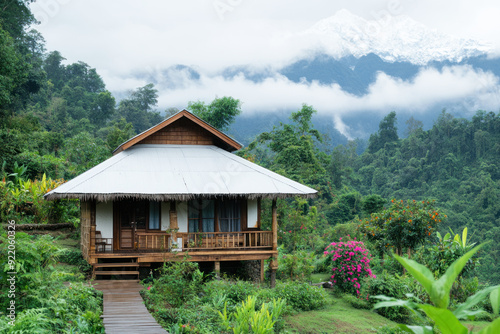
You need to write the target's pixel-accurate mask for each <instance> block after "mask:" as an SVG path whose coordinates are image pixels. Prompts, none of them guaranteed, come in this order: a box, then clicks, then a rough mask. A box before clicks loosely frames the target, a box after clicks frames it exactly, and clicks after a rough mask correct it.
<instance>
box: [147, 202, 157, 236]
mask: <svg viewBox="0 0 500 334" xmlns="http://www.w3.org/2000/svg"><path fill="white" fill-rule="evenodd" d="M148 229H149V230H159V229H160V202H153V201H151V202H149V226H148Z"/></svg>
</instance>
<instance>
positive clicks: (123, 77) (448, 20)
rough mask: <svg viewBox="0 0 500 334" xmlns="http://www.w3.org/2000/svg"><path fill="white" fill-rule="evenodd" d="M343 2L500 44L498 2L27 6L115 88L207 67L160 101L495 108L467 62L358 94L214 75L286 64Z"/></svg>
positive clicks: (494, 84) (382, 80) (104, 0)
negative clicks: (179, 69)
mask: <svg viewBox="0 0 500 334" xmlns="http://www.w3.org/2000/svg"><path fill="white" fill-rule="evenodd" d="M344 8H345V9H348V10H349V11H350V12H352V13H353V14H355V15H359V16H361V17H363V18H365V19H367V20H376V19H379V18H380V17H381V16H383V15H407V16H410V17H411V18H413V19H414V20H416V21H419V22H421V23H423V24H425V25H426V26H428V27H429V28H432V29H437V30H439V31H441V32H443V33H446V34H450V35H453V36H456V37H464V38H472V39H476V40H480V41H483V42H487V43H489V44H491V46H492V49H493V50H500V20H499V19H498V18H499V17H500V3H499V2H498V1H493V0H476V1H471V0H467V1H466V0H453V1H451V0H433V1H431V0H418V1H417V0H348V1H347V0H336V1H332V0H309V1H300V2H299V1H290V0H273V1H269V0H266V1H264V0H186V1H165V0H142V1H138V0H136V1H130V0H37V2H35V3H34V4H33V5H32V11H33V13H34V14H35V16H36V17H37V18H38V20H39V21H40V22H41V24H40V25H38V26H37V27H36V29H38V30H39V31H40V32H41V33H42V34H43V36H44V37H45V39H46V43H47V49H48V50H58V51H60V52H61V53H62V55H63V56H64V57H65V58H67V62H76V61H78V60H82V61H84V62H86V63H88V64H89V65H90V66H91V67H95V68H96V69H97V71H98V73H99V74H100V75H101V76H102V77H103V79H104V81H105V83H106V85H107V88H108V89H109V90H111V91H112V92H119V91H124V90H127V89H134V88H137V87H140V86H143V85H144V84H146V83H147V82H141V81H140V80H137V79H134V78H133V76H132V74H133V73H137V72H147V73H154V72H155V71H159V70H160V69H165V68H168V67H169V66H172V65H175V64H184V65H188V66H192V67H194V68H196V69H197V70H200V71H201V72H202V74H204V75H202V78H201V80H200V82H198V83H197V84H196V85H194V84H192V83H190V82H189V81H186V78H182V77H181V78H179V80H180V81H182V80H184V81H185V84H184V85H183V86H182V88H179V89H175V90H169V91H166V90H165V91H160V106H159V107H160V108H161V109H164V108H166V107H169V106H175V107H178V108H182V107H185V105H186V104H187V102H188V101H192V100H198V99H201V100H205V101H211V100H212V99H213V98H214V97H215V96H224V95H231V96H233V97H235V98H239V99H240V100H241V101H242V102H243V111H244V112H245V111H247V112H250V111H259V110H275V109H283V108H292V109H298V108H300V105H301V104H302V103H308V104H312V105H313V106H314V107H315V108H316V109H318V111H319V112H322V113H329V114H332V116H333V117H335V118H336V119H337V120H339V119H340V117H341V116H342V115H343V114H345V113H352V112H356V111H358V112H359V111H362V110H366V109H373V110H379V111H380V112H381V113H387V112H389V111H390V110H394V109H398V108H401V109H407V110H412V111H413V112H418V111H419V110H423V109H425V108H426V107H428V106H431V105H435V104H436V103H437V104H442V105H443V107H446V103H447V102H448V101H450V100H453V99H456V98H457V97H458V98H460V97H463V100H464V101H467V103H470V107H471V108H478V107H483V108H485V109H491V108H496V109H495V111H496V110H497V109H498V107H499V106H500V103H499V99H498V97H497V96H498V80H497V78H496V77H494V76H492V75H490V74H488V73H478V72H476V71H474V70H472V69H470V68H450V69H447V70H446V71H443V72H436V71H433V70H429V71H424V72H422V73H420V74H419V75H418V77H417V78H416V79H415V80H413V81H412V82H401V80H396V79H393V78H390V77H387V76H384V75H381V76H379V78H378V80H377V82H376V83H374V85H373V86H372V87H371V89H370V93H369V94H368V95H366V96H364V97H355V96H352V95H349V94H347V93H345V92H343V91H341V90H340V88H339V87H338V86H336V85H331V86H320V85H317V84H295V83H292V82H290V81H288V80H286V79H285V78H283V77H275V78H271V79H269V80H266V81H264V82H262V83H258V84H256V83H253V82H250V81H249V80H246V79H245V78H243V77H237V78H234V79H233V80H229V81H228V80H224V79H222V78H221V77H220V76H217V75H214V73H216V72H217V71H218V70H221V69H222V68H225V67H228V66H234V65H242V64H250V65H253V66H256V67H258V66H279V65H282V64H286V63H287V62H289V61H290V60H291V59H293V58H294V57H295V56H297V52H298V49H297V46H296V45H294V44H293V43H290V42H289V41H290V40H293V39H290V36H294V35H297V34H299V33H300V32H303V31H305V30H306V29H308V28H310V27H311V26H313V25H314V24H315V23H317V22H318V21H320V20H322V19H325V18H328V17H330V16H332V15H334V14H335V13H336V12H337V11H339V10H341V9H344ZM287 41H288V42H287ZM497 53H498V54H500V52H497ZM443 87H447V89H443ZM464 103H465V102H464ZM338 127H339V128H341V127H342V124H341V122H338Z"/></svg>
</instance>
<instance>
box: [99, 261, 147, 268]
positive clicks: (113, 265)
mask: <svg viewBox="0 0 500 334" xmlns="http://www.w3.org/2000/svg"><path fill="white" fill-rule="evenodd" d="M93 266H94V268H105V267H109V268H115V267H135V268H137V267H139V263H137V262H124V263H94V264H93Z"/></svg>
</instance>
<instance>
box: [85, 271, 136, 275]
mask: <svg viewBox="0 0 500 334" xmlns="http://www.w3.org/2000/svg"><path fill="white" fill-rule="evenodd" d="M94 275H106V276H109V275H139V271H135V270H134V271H117V270H115V271H95V272H94Z"/></svg>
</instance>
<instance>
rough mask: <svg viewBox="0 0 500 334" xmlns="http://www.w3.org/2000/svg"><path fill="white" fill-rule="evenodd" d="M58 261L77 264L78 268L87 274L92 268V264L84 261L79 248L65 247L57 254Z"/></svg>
mask: <svg viewBox="0 0 500 334" xmlns="http://www.w3.org/2000/svg"><path fill="white" fill-rule="evenodd" d="M59 261H60V262H63V263H67V264H71V265H74V266H77V267H78V269H79V270H81V271H82V272H84V273H86V274H89V273H90V272H91V270H92V266H91V265H90V264H88V262H87V261H85V259H84V258H83V256H82V252H81V251H80V250H79V249H65V250H64V251H63V252H62V254H61V255H60V256H59Z"/></svg>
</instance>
